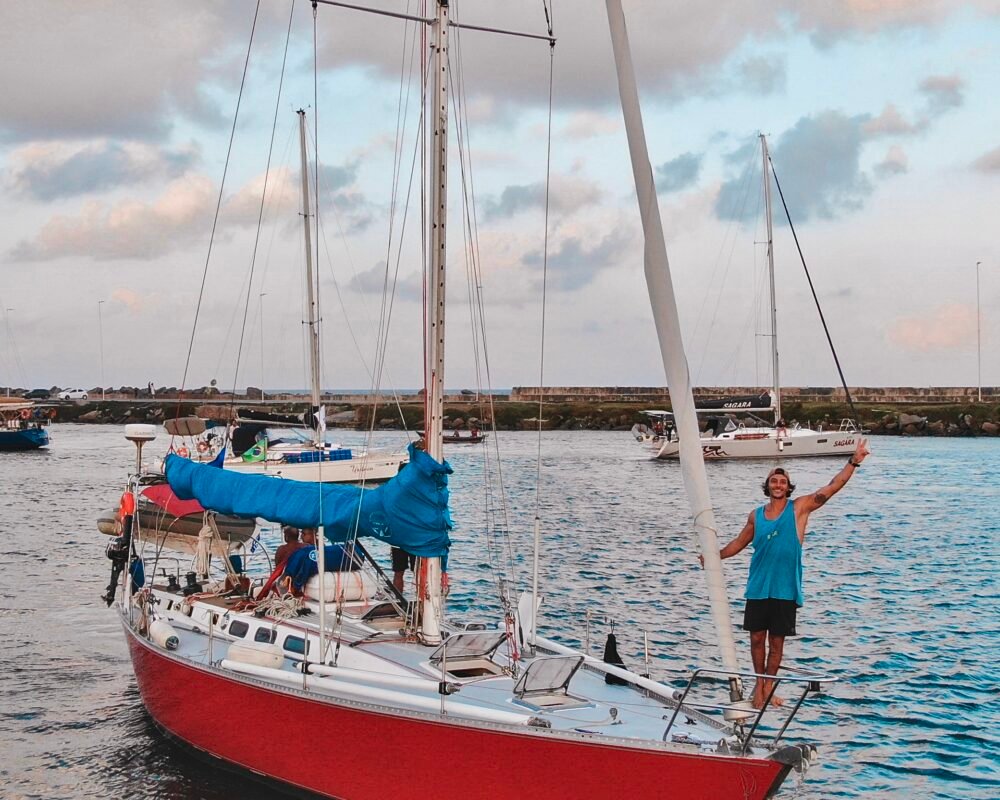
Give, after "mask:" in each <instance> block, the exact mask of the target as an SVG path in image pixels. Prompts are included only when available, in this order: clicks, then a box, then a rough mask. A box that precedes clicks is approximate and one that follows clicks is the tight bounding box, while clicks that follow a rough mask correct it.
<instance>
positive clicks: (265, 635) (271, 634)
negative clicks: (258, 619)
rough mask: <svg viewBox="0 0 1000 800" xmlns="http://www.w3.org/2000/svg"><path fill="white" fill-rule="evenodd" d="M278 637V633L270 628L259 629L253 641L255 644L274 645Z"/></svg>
mask: <svg viewBox="0 0 1000 800" xmlns="http://www.w3.org/2000/svg"><path fill="white" fill-rule="evenodd" d="M277 637H278V634H277V632H276V631H273V630H271V629H270V628H257V632H256V633H255V634H254V635H253V640H254V641H255V642H263V643H264V644H274V640H275V639H276V638H277Z"/></svg>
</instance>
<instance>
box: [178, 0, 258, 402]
mask: <svg viewBox="0 0 1000 800" xmlns="http://www.w3.org/2000/svg"><path fill="white" fill-rule="evenodd" d="M259 14H260V0H257V4H256V7H255V8H254V12H253V24H252V25H251V27H250V41H249V42H248V43H247V54H246V58H245V59H244V61H243V75H242V76H241V77H240V90H239V93H238V94H237V96H236V110H235V112H234V114H233V125H232V128H231V129H230V131H229V145H228V146H227V148H226V161H225V165H224V166H223V168H222V180H221V181H220V183H219V196H218V198H217V199H216V202H215V215H214V217H213V219H212V232H211V234H210V235H209V238H208V252H207V253H206V255H205V267H204V269H203V270H202V274H201V286H200V287H199V289H198V303H197V305H196V306H195V310H194V322H193V323H192V325H191V339H190V341H189V342H188V351H187V358H186V359H185V361H184V374H183V376H182V377H181V390H180V392H178V395H177V412H176V414H177V416H180V410H181V401H182V400H183V399H184V390H185V389H186V388H187V377H188V371H189V369H190V368H191V355H192V353H193V352H194V340H195V335H196V333H197V331H198V319H199V317H200V316H201V304H202V301H203V300H204V298H205V283H206V281H207V280H208V267H209V264H210V263H211V260H212V247H213V245H214V244H215V231H216V228H217V227H218V225H219V213H220V211H221V210H222V197H223V192H224V191H225V189H226V176H227V175H228V173H229V161H230V159H231V157H232V154H233V141H234V140H235V138H236V123H237V122H238V121H239V118H240V105H241V104H242V102H243V89H244V87H245V86H246V80H247V72H248V71H249V69H250V53H251V51H252V50H253V38H254V33H255V32H256V30H257V17H258V15H259Z"/></svg>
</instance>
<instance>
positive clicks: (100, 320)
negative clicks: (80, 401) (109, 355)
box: [97, 300, 107, 401]
mask: <svg viewBox="0 0 1000 800" xmlns="http://www.w3.org/2000/svg"><path fill="white" fill-rule="evenodd" d="M103 305H104V301H103V300H98V301H97V341H98V343H99V346H100V350H101V400H102V401H103V400H106V399H107V395H106V391H105V388H104V317H103V315H102V314H101V306H103Z"/></svg>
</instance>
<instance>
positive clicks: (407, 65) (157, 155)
mask: <svg viewBox="0 0 1000 800" xmlns="http://www.w3.org/2000/svg"><path fill="white" fill-rule="evenodd" d="M358 3H359V4H366V5H368V6H370V7H376V8H386V9H392V10H394V11H400V12H405V13H411V14H418V13H422V12H421V9H420V5H421V3H420V2H418V1H417V0H410V2H406V0H398V1H397V2H389V0H358ZM451 5H452V12H451V13H452V19H453V20H456V21H459V22H463V23H466V24H473V25H484V26H489V27H496V28H503V29H506V30H516V31H525V32H531V33H536V34H544V33H545V28H546V25H545V19H546V16H545V11H546V9H545V7H543V3H542V0H537V2H535V1H534V0H532V2H528V0H509V1H508V2H505V3H483V2H471V0H452V4H451ZM547 6H548V11H549V13H550V17H551V20H552V23H553V31H554V35H555V37H556V39H557V43H556V45H555V47H554V49H553V50H552V52H551V54H550V49H549V47H548V45H547V43H546V42H544V41H539V40H532V39H524V38H516V37H511V36H505V35H500V34H496V33H487V32H480V31H474V30H468V29H466V30H457V29H452V31H451V37H450V44H451V66H450V70H449V72H450V78H451V84H452V87H453V89H454V90H455V91H454V92H453V105H452V108H451V114H450V118H451V122H452V123H453V125H452V133H451V147H450V160H449V184H448V211H449V216H448V223H447V227H446V232H447V239H448V246H447V254H448V255H447V264H448V299H449V304H448V311H447V344H446V353H447V357H448V360H447V367H446V380H445V382H446V384H447V385H448V386H449V387H455V388H466V387H476V386H481V387H494V388H507V387H511V386H518V385H538V384H539V383H540V382H541V383H544V384H546V385H557V386H572V385H577V386H609V385H620V386H625V385H629V386H631V385H636V386H662V385H664V383H665V381H664V376H663V367H662V362H661V359H660V355H659V351H658V345H657V341H656V336H655V331H654V328H653V322H652V313H651V310H650V307H649V300H648V297H647V294H646V288H645V282H644V276H643V269H642V238H641V229H640V225H639V215H638V208H637V205H636V200H635V193H634V189H633V186H632V177H631V167H630V163H629V160H628V151H627V147H626V143H625V134H624V127H623V124H622V121H621V110H620V107H619V105H618V97H617V87H616V82H615V75H614V62H613V59H612V55H611V46H610V41H609V37H608V32H607V17H606V12H605V8H604V3H602V2H600V1H599V0H572V2H569V1H568V0H548V3H547ZM624 7H625V14H626V19H627V24H628V29H629V35H630V39H631V44H632V50H633V58H634V61H635V66H636V73H637V78H638V82H639V92H640V99H641V102H642V108H643V115H644V120H645V125H646V134H647V140H648V143H649V149H650V160H651V162H652V164H653V167H654V175H655V179H656V182H657V189H658V196H659V202H660V211H661V216H662V219H663V226H664V230H665V233H666V237H667V251H668V255H669V258H670V264H671V270H672V273H673V279H674V283H675V286H676V291H677V296H678V302H679V305H680V316H681V323H682V329H683V333H684V340H685V341H684V344H685V348H686V351H687V355H688V361H689V364H690V368H691V371H692V374H693V376H694V379H695V383H696V384H697V385H706V386H718V385H738V386H765V385H769V383H770V381H771V373H770V366H769V365H770V355H769V352H770V351H769V347H770V338H769V333H770V327H769V324H770V323H769V320H770V312H769V308H768V306H767V296H768V291H767V288H768V284H767V278H766V259H765V248H764V245H763V242H764V240H765V239H766V234H765V228H764V223H763V193H762V180H761V167H760V164H761V154H760V143H759V138H758V134H759V133H761V132H762V133H764V134H765V135H766V137H767V141H768V146H769V148H770V151H771V156H772V159H773V164H774V168H775V171H776V173H777V178H778V180H779V181H780V184H781V189H782V192H783V194H784V198H785V200H786V201H787V205H788V211H789V214H790V216H791V219H792V222H793V223H794V226H795V232H796V233H797V235H798V239H799V245H800V246H801V248H802V251H803V254H804V256H805V259H806V261H807V264H808V266H809V270H810V273H811V275H812V278H813V282H814V284H815V286H816V291H817V293H818V295H819V298H820V302H821V304H822V307H823V311H824V314H825V316H826V319H827V322H828V324H829V327H830V333H831V335H832V337H833V341H834V344H835V346H836V347H837V351H838V355H839V357H840V361H841V364H842V366H843V368H844V372H845V376H846V378H847V381H848V382H849V383H850V384H851V385H857V386H893V385H910V386H949V385H975V384H976V382H977V379H978V371H977V318H978V320H979V321H980V325H979V330H980V334H979V336H980V339H979V340H980V341H981V347H982V359H981V365H982V366H981V375H982V381H983V383H984V385H997V384H1000V238H998V235H997V223H996V220H997V211H996V210H997V208H1000V104H998V103H997V102H996V88H995V87H996V86H998V85H1000V59H998V58H997V57H996V53H997V50H998V46H1000V0H968V1H967V2H959V1H958V0H797V1H793V0H760V1H759V2H754V3H747V2H745V0H720V1H719V2H716V3H711V4H708V3H702V2H694V1H692V2H671V3H662V2H653V1H652V0H625V2H624ZM251 30H252V32H253V33H252V37H251ZM421 31H423V32H425V33H426V32H427V26H424V25H421V24H416V23H405V22H403V21H401V20H398V19H391V18H386V17H376V16H372V15H368V14H362V13H359V12H356V11H351V10H347V9H343V8H334V7H330V6H321V7H320V8H319V9H318V12H317V15H316V19H315V26H314V19H313V14H312V9H311V7H310V4H309V3H307V2H303V0H298V2H295V3H294V4H293V3H292V2H291V0H261V2H260V3H259V4H258V3H257V2H256V0H227V1H226V2H212V1H211V0H171V2H162V1H161V2H153V1H152V0H150V1H148V2H138V3H137V2H134V1H132V2H127V1H126V0H90V1H89V2H87V3H78V2H71V1H70V0H10V1H9V2H5V3H3V4H0V52H3V53H5V57H4V59H3V66H2V67H0V71H2V74H3V78H4V81H3V84H4V92H3V93H0V215H2V218H3V221H4V224H3V225H2V226H0V276H2V279H0V313H2V315H3V326H2V328H0V384H13V385H15V386H22V387H26V388H27V387H35V386H44V387H49V386H52V385H59V386H62V387H66V386H71V385H72V386H76V385H79V386H83V387H85V388H91V387H95V386H98V385H101V384H102V382H103V383H104V385H107V386H121V385H135V384H140V385H145V384H146V383H147V382H149V381H153V382H155V383H156V384H157V385H158V386H181V385H185V386H189V387H197V386H202V385H206V384H208V383H209V382H210V381H212V380H215V381H217V384H218V385H220V386H221V387H222V388H230V387H233V386H236V387H239V388H240V389H242V388H244V387H246V386H261V385H264V386H266V387H268V388H279V387H280V388H293V387H304V386H306V385H307V381H308V379H307V377H306V350H305V347H304V326H303V323H302V320H303V318H304V315H305V311H304V309H305V301H304V295H305V292H304V287H305V278H304V274H305V266H304V244H303V242H304V237H303V233H302V218H301V215H300V211H301V188H300V179H299V175H300V161H299V159H300V154H299V139H298V115H297V114H296V113H295V111H296V110H297V109H300V108H303V109H305V110H306V112H307V117H306V118H307V122H308V126H309V133H308V139H309V144H308V147H309V150H310V162H313V161H314V156H315V153H316V152H317V151H318V163H319V165H320V167H319V170H318V180H317V179H316V176H315V173H314V172H312V170H313V168H312V167H310V170H311V174H312V175H313V185H314V187H315V186H316V185H318V188H319V192H318V195H319V213H318V224H317V219H316V218H315V217H314V218H313V220H312V222H313V224H314V226H315V228H317V229H318V234H319V242H320V244H319V257H318V264H317V269H318V272H319V275H320V302H321V308H322V362H323V379H322V383H323V385H324V387H326V388H329V389H338V388H339V389H349V388H350V389H359V388H366V387H369V386H371V385H372V383H373V381H375V382H377V383H378V384H379V385H381V386H385V387H398V388H415V387H419V386H420V385H422V381H423V378H422V366H421V364H422V357H423V356H422V354H423V344H422V342H423V330H424V325H423V321H422V320H423V309H422V269H423V261H424V259H423V257H422V253H423V252H424V248H423V245H422V241H421V237H422V231H421V227H422V222H421V214H420V203H421V180H420V175H421V170H420V157H419V153H420V143H419V142H418V141H417V138H416V135H417V132H418V131H419V130H420V127H421V117H420V114H421V103H420V94H421V83H420V67H421V62H422V61H424V60H425V59H426V56H427V48H426V46H425V44H424V43H423V42H421V40H420V39H419V37H420V36H421V35H425V33H421ZM314 35H315V42H316V50H315V58H314V50H313V42H314ZM248 54H249V55H248ZM550 69H551V74H552V83H551V96H552V106H551V124H549V119H550V114H549V94H550V77H549V76H550ZM244 71H245V75H244ZM279 87H280V93H279ZM234 120H235V124H234ZM456 123H457V124H456ZM549 131H551V166H550V178H549V181H548V187H549V191H548V217H547V219H548V223H547V227H546V214H545V205H546V204H545V200H546V156H547V152H548V140H549V138H548V132H549ZM265 188H266V192H265ZM772 191H773V192H774V194H775V197H774V203H775V206H774V220H775V226H774V254H775V272H776V284H777V289H776V294H777V303H776V305H777V320H778V342H779V351H780V356H781V361H780V363H781V379H782V383H783V384H784V385H788V386H832V385H836V384H837V383H838V377H837V373H836V369H835V366H834V362H833V359H832V356H831V355H830V352H829V348H828V347H827V345H826V342H825V337H824V334H823V330H822V327H821V325H820V322H819V318H818V315H817V312H816V309H815V306H814V305H813V303H812V299H811V295H810V293H809V288H808V285H807V283H806V280H805V277H804V273H803V270H802V267H801V264H800V263H799V259H798V255H797V251H796V245H795V242H794V240H793V238H792V235H791V231H790V228H789V226H788V224H787V222H786V220H785V216H784V211H783V210H782V207H781V202H780V199H779V198H778V196H777V192H775V191H774V190H773V189H772ZM470 252H473V253H475V254H476V258H475V259H474V260H473V259H470V258H469V257H468V255H467V254H468V253H470ZM977 262H980V266H979V267H978V268H977V266H976V265H977ZM977 272H978V276H979V296H978V302H977V292H976V287H977ZM470 276H471V277H470ZM387 281H388V283H389V284H390V285H392V286H393V287H394V291H392V292H391V293H389V294H387V293H386V292H385V291H384V287H385V286H386V284H387ZM543 297H544V304H543ZM477 298H478V299H477ZM543 307H544V312H545V313H544V320H545V325H544V348H543V347H542V335H541V332H542V311H543ZM196 320H197V322H196ZM385 320H388V323H386V322H385ZM473 320H476V321H477V322H476V323H475V328H474V324H473ZM480 322H482V323H483V325H482V327H484V329H485V337H482V336H480V335H479V334H478V333H477V334H474V333H473V330H474V329H475V330H478V329H479V327H480ZM380 331H381V332H384V335H381V334H380V333H379V332H380ZM543 352H544V361H543V359H542V357H541V356H542V353H543ZM189 353H190V355H189Z"/></svg>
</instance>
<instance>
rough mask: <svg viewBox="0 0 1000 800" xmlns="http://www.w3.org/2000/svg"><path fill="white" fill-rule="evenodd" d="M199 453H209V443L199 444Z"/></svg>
mask: <svg viewBox="0 0 1000 800" xmlns="http://www.w3.org/2000/svg"><path fill="white" fill-rule="evenodd" d="M198 452H199V453H207V452H208V442H198Z"/></svg>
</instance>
